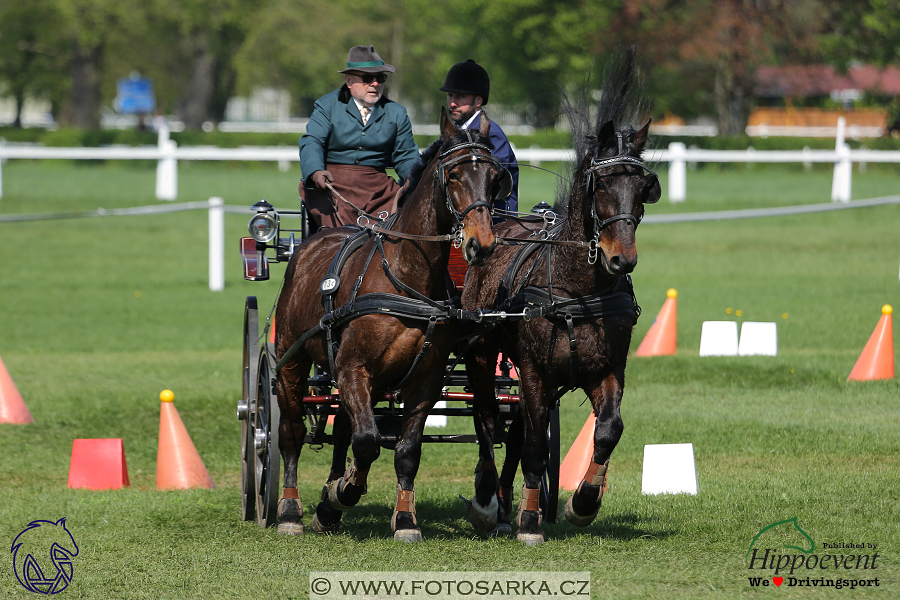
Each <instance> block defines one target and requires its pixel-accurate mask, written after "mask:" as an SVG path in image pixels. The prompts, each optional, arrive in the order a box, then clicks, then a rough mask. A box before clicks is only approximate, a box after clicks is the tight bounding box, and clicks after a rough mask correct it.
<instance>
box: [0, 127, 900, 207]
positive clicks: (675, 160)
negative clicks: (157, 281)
mask: <svg viewBox="0 0 900 600" xmlns="http://www.w3.org/2000/svg"><path fill="white" fill-rule="evenodd" d="M844 130H845V128H844V126H843V118H841V119H840V120H839V122H838V128H837V132H838V135H837V138H836V140H835V149H834V150H809V149H806V150H753V149H752V148H748V149H747V150H702V149H692V148H686V147H685V145H684V144H682V143H680V142H676V143H672V144H669V147H668V148H667V149H664V150H658V151H653V152H650V153H649V155H648V160H649V162H651V163H657V164H660V163H668V164H669V178H668V179H669V189H668V192H669V200H670V201H671V202H683V201H684V200H685V199H686V196H687V164H688V163H699V162H721V163H806V164H811V163H833V164H834V176H833V180H832V190H831V200H832V201H837V202H849V201H850V196H851V189H852V167H853V163H900V151H878V150H850V148H849V147H848V146H847V144H846V143H844ZM516 156H517V158H518V160H519V162H522V163H533V164H536V163H540V162H568V161H572V160H574V154H573V153H572V151H571V150H563V149H543V148H516ZM8 159H70V160H155V161H157V165H158V166H157V170H156V197H157V198H158V199H159V200H175V199H177V198H178V161H179V160H233V161H268V162H277V163H279V164H280V165H281V166H282V167H284V168H286V167H287V166H288V165H289V164H290V163H291V162H298V161H299V160H300V157H299V155H298V151H297V148H296V147H295V146H279V147H259V146H248V147H242V148H217V147H212V146H194V147H184V148H179V147H178V146H177V144H176V143H175V142H174V141H173V140H171V139H169V134H168V131H165V130H163V131H161V132H160V136H159V143H158V144H157V145H156V146H143V147H132V146H109V147H102V148H48V147H44V146H35V145H14V144H4V143H2V141H0V198H2V197H3V170H2V164H3V162H4V161H6V160H8Z"/></svg>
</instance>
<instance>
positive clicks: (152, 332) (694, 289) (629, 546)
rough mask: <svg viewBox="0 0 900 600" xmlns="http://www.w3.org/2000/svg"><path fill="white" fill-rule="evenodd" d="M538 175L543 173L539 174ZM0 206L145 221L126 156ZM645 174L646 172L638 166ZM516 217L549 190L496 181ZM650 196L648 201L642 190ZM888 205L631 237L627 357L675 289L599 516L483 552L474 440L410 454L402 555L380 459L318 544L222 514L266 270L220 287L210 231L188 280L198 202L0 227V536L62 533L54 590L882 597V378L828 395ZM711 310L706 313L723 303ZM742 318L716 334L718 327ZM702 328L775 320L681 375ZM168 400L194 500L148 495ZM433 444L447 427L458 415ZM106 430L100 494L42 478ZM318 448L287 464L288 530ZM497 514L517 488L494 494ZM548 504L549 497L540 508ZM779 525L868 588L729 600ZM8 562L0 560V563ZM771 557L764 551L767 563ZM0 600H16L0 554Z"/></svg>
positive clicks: (183, 171)
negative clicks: (516, 588)
mask: <svg viewBox="0 0 900 600" xmlns="http://www.w3.org/2000/svg"><path fill="white" fill-rule="evenodd" d="M543 166H545V167H546V166H548V165H546V164H545V165H543ZM2 173H3V193H4V196H3V198H2V199H0V214H8V213H32V212H35V213H37V212H60V211H87V210H93V209H95V208H97V207H101V206H102V207H104V208H118V207H128V206H140V205H147V204H159V203H158V202H157V201H155V200H154V198H153V190H154V176H155V169H154V167H153V165H150V164H148V165H137V166H125V165H121V164H118V165H116V164H113V165H97V164H91V165H71V164H69V163H63V162H59V163H42V164H37V163H27V162H18V161H11V162H8V163H6V164H4V165H3V172H2ZM662 175H663V179H665V178H664V173H663V174H662ZM298 177H299V172H298V171H297V170H296V169H293V170H291V171H288V172H286V173H281V172H279V171H277V170H276V169H275V168H274V167H273V166H267V165H262V166H242V165H202V164H190V163H187V164H185V163H183V164H181V165H180V169H179V185H180V197H179V201H192V200H204V199H206V198H208V197H209V196H222V197H224V198H225V201H226V203H227V204H235V205H249V204H252V203H253V202H255V201H256V200H258V199H260V198H266V199H267V200H269V201H270V202H271V203H273V204H274V205H275V206H277V207H291V208H293V207H294V206H296V205H295V204H294V202H295V198H296V181H297V179H298ZM830 184H831V173H830V171H826V170H818V169H817V170H813V171H812V172H809V173H807V172H804V171H803V170H802V169H788V168H775V167H757V168H753V169H743V168H733V169H726V168H700V169H698V170H697V171H689V172H688V200H687V202H685V203H684V204H679V205H672V204H671V203H669V202H668V201H667V200H666V198H665V195H664V197H663V200H662V201H661V202H660V203H659V204H658V205H655V206H652V207H649V208H648V214H661V213H666V212H692V211H705V210H723V209H736V208H759V207H763V206H778V205H793V204H811V203H820V202H827V201H828V198H829V194H830ZM897 184H898V177H897V175H896V174H893V173H892V172H890V171H888V170H879V169H872V168H870V169H869V171H868V172H867V173H865V174H861V173H854V180H853V186H854V188H853V189H854V198H855V199H859V198H867V197H878V196H886V195H890V194H894V193H896V189H897V187H898V186H897ZM521 185H522V197H523V200H522V205H523V206H529V205H532V204H534V203H535V202H537V201H539V200H541V199H550V198H552V194H553V189H554V188H555V183H554V181H553V177H552V176H550V175H546V174H543V173H541V172H539V171H536V170H523V175H522V184H521ZM665 189H666V186H665V181H663V190H664V191H665ZM898 217H900V208H898V206H896V205H891V206H882V207H877V208H860V209H854V210H846V211H836V212H830V213H817V214H812V215H805V216H795V217H784V218H762V219H748V220H742V221H719V222H705V223H685V224H677V225H664V224H650V223H647V224H644V225H642V226H641V227H640V229H639V231H638V248H639V252H640V263H639V266H638V268H637V270H636V272H635V274H634V283H635V289H636V294H637V299H638V301H639V303H640V304H641V306H642V307H643V311H644V312H643V316H642V317H641V319H640V321H639V323H638V325H637V327H636V328H635V332H634V338H633V346H632V350H634V349H636V348H637V345H638V344H639V343H640V341H641V339H642V338H643V336H644V334H645V333H646V331H647V329H648V328H649V327H650V324H651V323H652V321H653V318H654V316H655V315H656V313H657V312H658V311H659V309H660V307H661V306H662V303H663V301H664V300H665V294H666V290H667V289H668V288H676V289H677V290H678V294H679V295H678V352H677V354H676V355H675V356H673V357H653V358H636V357H632V358H631V360H630V362H629V366H628V370H627V385H626V392H625V398H624V401H623V405H622V413H623V418H624V421H625V433H624V436H623V438H622V441H621V443H620V444H619V446H618V448H617V449H616V451H615V453H614V454H613V459H612V463H611V467H610V489H609V493H608V495H607V496H605V498H604V505H603V509H602V510H601V513H600V516H599V517H598V519H597V520H596V521H595V522H594V524H592V525H591V526H589V527H587V528H585V529H578V528H575V527H573V526H571V525H569V524H568V523H566V522H565V520H564V518H562V514H561V512H560V515H559V521H558V522H557V523H556V524H548V525H546V527H545V531H546V533H547V537H548V542H547V543H546V544H544V545H543V546H540V547H532V548H528V547H523V546H521V545H520V544H518V543H517V542H515V541H514V540H510V539H491V540H485V539H481V538H480V537H478V536H477V535H476V534H475V532H474V530H473V529H472V527H471V526H470V525H469V524H468V523H467V521H466V520H465V510H464V506H463V504H462V502H460V501H459V500H458V499H457V495H458V494H463V495H466V496H470V495H471V489H472V470H473V468H474V464H475V450H474V448H471V447H461V446H454V445H431V446H426V448H425V450H424V458H423V466H422V468H421V470H420V473H419V477H418V481H417V489H416V493H417V499H418V502H417V508H418V511H419V519H420V523H421V525H422V530H423V533H424V535H425V539H426V541H425V543H424V544H423V545H420V546H406V545H398V544H396V543H394V542H393V540H392V538H391V535H390V529H389V526H388V521H389V519H390V515H391V509H392V504H393V500H394V488H395V483H394V477H393V465H392V462H393V461H392V458H393V457H392V454H391V453H390V452H387V451H385V452H384V453H383V454H382V456H381V458H380V460H379V461H378V462H377V463H376V466H375V468H374V469H373V475H372V476H371V477H370V478H369V480H370V486H369V494H368V495H367V496H365V497H364V499H363V501H362V502H361V503H360V505H359V506H358V507H356V508H355V509H354V510H352V511H351V512H350V513H348V515H347V516H346V517H345V519H344V523H345V526H344V530H343V532H342V533H341V534H340V535H338V536H335V537H316V536H313V535H307V536H304V537H302V538H290V539H287V538H284V537H279V536H277V535H276V534H275V531H274V530H273V529H269V530H263V529H260V528H259V527H257V526H256V525H255V524H254V523H245V522H242V521H241V519H240V491H239V481H240V470H239V431H240V427H239V422H238V421H237V419H236V418H235V406H236V403H237V400H238V398H239V397H240V364H241V343H242V342H241V320H242V315H243V306H244V299H245V297H246V296H248V295H256V296H258V297H259V299H260V307H261V309H262V310H267V309H268V307H270V306H271V305H272V302H273V301H274V298H275V296H276V293H277V289H278V282H277V279H278V278H279V277H280V274H281V272H282V267H280V266H276V267H274V268H273V271H274V276H273V281H270V282H267V283H251V282H245V281H244V280H243V278H242V276H241V267H240V262H239V258H238V255H237V239H238V238H239V237H241V236H243V235H245V234H246V233H245V232H246V218H245V217H243V216H241V215H233V214H227V215H226V235H227V240H228V241H227V248H228V250H229V253H228V255H227V257H226V268H227V273H226V289H225V291H224V292H219V293H213V292H210V291H209V290H208V281H207V216H206V214H205V212H204V211H195V212H186V213H177V214H169V215H157V216H143V217H106V218H92V219H74V220H56V221H43V222H17V223H0V286H2V287H0V290H2V291H0V357H2V359H3V362H4V363H5V365H6V368H7V369H8V371H9V372H10V374H11V375H12V377H13V379H14V381H15V383H16V386H17V387H18V390H19V391H20V392H21V395H22V396H23V398H24V399H25V402H26V403H27V405H28V407H29V409H30V411H31V413H32V414H33V415H34V418H35V420H36V423H35V424H33V425H28V426H19V425H0V456H3V457H4V459H3V460H2V461H0V539H2V540H6V542H7V543H8V544H11V543H12V540H13V539H14V538H15V536H16V535H17V534H18V533H19V532H20V531H21V530H22V529H24V528H25V527H26V526H27V524H28V523H29V522H30V521H32V520H36V519H44V520H54V521H55V520H57V519H59V518H61V517H66V518H67V523H68V525H69V529H70V531H71V532H72V534H73V536H74V537H75V539H76V541H77V543H78V545H79V548H80V553H79V555H78V557H77V558H76V559H75V561H74V577H73V581H72V583H71V584H70V586H69V588H68V589H66V590H65V591H64V592H62V594H61V595H60V597H63V598H66V597H68V598H154V599H156V598H200V597H203V598H246V597H257V596H258V597H270V598H305V597H307V596H308V593H309V592H308V589H309V572H310V571H384V572H398V571H400V572H402V571H507V570H508V571H589V572H590V573H591V579H592V586H591V597H593V598H611V599H613V598H615V599H619V598H635V599H638V598H667V599H668V598H738V597H740V598H766V597H773V596H772V595H773V594H774V595H777V596H778V597H783V598H845V597H847V598H849V597H853V598H857V597H864V598H868V597H872V598H876V597H877V598H891V597H894V595H895V594H898V590H900V586H898V583H900V581H898V565H900V561H898V553H900V546H898V543H897V541H896V540H898V539H900V508H898V503H897V501H896V490H897V489H898V488H900V404H898V397H900V384H898V379H894V380H889V381H876V382H847V381H846V378H847V375H848V374H849V373H850V370H851V369H852V367H853V365H854V363H855V361H856V359H857V357H858V356H859V353H860V352H861V350H862V348H863V346H864V345H865V343H866V341H867V339H868V338H869V336H870V335H871V333H872V331H873V330H874V327H875V325H876V323H877V322H878V319H879V317H880V315H881V306H882V305H883V304H892V305H893V306H894V307H898V306H900V281H898V267H900V263H898V260H900V248H898V244H897V239H898V238H897V223H898ZM729 309H731V310H730V311H729ZM736 310H740V311H741V314H742V316H741V317H739V318H738V317H736V316H735V313H734V311H736ZM704 320H738V321H742V320H752V321H775V322H777V324H778V356H777V357H729V358H724V357H723V358H709V357H705V358H701V357H699V356H698V350H699V340H700V328H701V323H702V322H703V321H704ZM166 388H169V389H172V390H173V391H174V392H175V396H176V399H175V403H176V406H177V408H178V410H179V412H180V414H181V417H182V419H183V420H184V422H185V425H186V426H187V429H188V431H189V432H190V434H191V437H192V439H193V441H194V444H195V445H196V447H197V449H198V451H199V452H200V454H201V456H202V457H203V460H204V461H205V464H206V466H207V468H208V469H209V471H210V474H211V476H212V478H213V480H214V481H215V483H216V489H215V490H194V491H179V492H159V491H156V490H155V489H154V488H155V469H156V450H157V436H158V423H159V400H158V395H159V392H160V391H161V390H163V389H166ZM583 400H584V395H583V394H581V393H572V394H568V395H567V396H566V397H564V399H563V402H562V411H561V415H562V444H561V445H562V448H563V452H565V450H566V449H568V447H569V446H570V445H571V443H572V441H573V440H574V438H575V436H576V435H577V433H578V431H579V430H580V428H581V426H582V424H583V423H584V421H585V419H586V418H587V416H588V408H587V406H586V405H583V404H582V401H583ZM453 427H454V428H456V429H457V430H461V431H470V429H471V425H470V424H468V423H455V424H453ZM76 438H123V439H124V443H125V452H126V456H127V460H128V469H129V474H130V478H131V487H130V488H128V489H123V490H117V491H107V492H91V491H86V490H69V489H67V487H66V481H67V475H68V468H69V459H70V454H71V448H72V440H73V439H76ZM681 442H691V443H692V444H693V445H694V451H695V456H696V461H697V470H698V479H699V484H700V493H699V494H698V495H697V496H685V495H678V496H644V495H642V494H641V491H640V490H641V471H642V458H643V447H644V445H645V444H658V443H681ZM329 462H330V452H329V450H328V449H327V448H326V449H325V450H323V451H320V452H314V451H312V450H310V449H309V448H307V449H304V452H303V455H302V465H301V472H300V481H301V483H300V495H301V498H302V500H303V502H304V506H305V508H306V511H307V518H306V523H307V525H308V523H309V515H311V510H312V508H313V506H314V505H315V503H316V502H317V501H318V492H319V489H320V488H321V484H322V482H323V481H324V478H325V476H326V475H327V472H328V464H329ZM516 493H517V497H518V491H517V492H516ZM565 495H566V494H565V493H563V495H562V496H563V499H564V498H565ZM793 517H796V518H797V523H798V524H799V525H800V526H801V527H802V528H803V530H804V531H805V532H807V533H808V534H809V535H810V537H811V538H812V539H814V540H815V543H816V544H817V547H816V550H815V552H816V553H817V554H820V555H825V554H829V553H832V554H834V553H838V554H840V553H846V554H850V553H852V552H853V551H844V550H825V549H822V544H836V543H847V542H853V543H865V544H877V546H878V552H879V561H878V563H877V569H871V570H860V571H857V570H843V569H842V570H840V571H838V570H835V569H829V570H826V571H821V570H813V571H809V572H805V571H806V569H803V571H804V573H803V576H804V577H806V576H810V577H815V578H818V577H823V576H826V577H832V578H833V577H845V578H853V579H858V578H874V577H878V579H879V586H878V587H866V588H861V589H860V588H858V589H854V590H850V589H846V588H845V589H841V590H836V589H835V588H828V589H821V588H806V587H802V588H801V587H796V586H795V587H788V586H787V585H786V584H785V585H783V586H782V587H780V588H779V589H777V590H776V589H773V586H769V587H768V588H763V587H752V586H751V585H750V583H749V580H748V577H752V576H761V575H762V576H766V577H768V578H769V579H771V575H772V574H773V573H772V571H771V570H769V571H762V570H759V569H757V570H749V569H748V568H747V564H746V562H745V557H746V554H747V552H748V548H749V547H750V544H751V541H752V540H753V538H754V536H755V535H756V533H757V532H758V531H760V530H761V529H762V528H764V527H765V526H767V525H769V524H771V523H775V522H777V521H782V520H785V519H790V518H793ZM7 547H8V546H7ZM778 548H781V546H780V540H779V546H778ZM6 556H7V558H6V559H4V560H3V561H0V597H9V598H29V597H33V595H32V593H31V592H28V591H26V590H25V589H24V588H23V587H21V586H20V585H19V583H18V582H17V581H16V578H15V575H14V572H13V563H12V555H11V554H7V555H6Z"/></svg>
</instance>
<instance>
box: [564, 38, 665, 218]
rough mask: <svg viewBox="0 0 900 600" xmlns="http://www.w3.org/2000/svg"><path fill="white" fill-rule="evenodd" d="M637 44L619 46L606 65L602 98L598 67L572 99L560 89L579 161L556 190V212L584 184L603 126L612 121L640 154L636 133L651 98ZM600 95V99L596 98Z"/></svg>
mask: <svg viewBox="0 0 900 600" xmlns="http://www.w3.org/2000/svg"><path fill="white" fill-rule="evenodd" d="M634 63H635V47H634V46H630V47H628V48H627V49H623V48H621V47H617V48H616V49H615V50H614V51H613V53H612V55H611V56H610V57H609V59H608V60H607V62H606V65H605V66H604V68H603V83H602V85H601V87H600V91H599V97H597V96H596V94H597V92H596V90H595V89H594V85H596V84H595V83H594V82H592V81H591V79H592V75H593V71H594V69H593V68H591V70H590V71H588V74H587V77H586V78H585V81H584V83H583V84H582V86H581V87H580V88H579V89H578V90H577V91H576V93H575V94H574V98H570V97H569V96H568V95H567V94H566V93H565V92H563V91H560V92H559V99H560V106H561V108H562V112H563V114H564V115H565V116H566V119H567V120H568V121H569V126H570V128H571V130H572V148H573V150H574V151H575V162H574V163H571V164H570V165H569V169H568V173H567V175H568V180H569V181H568V182H566V181H563V180H560V184H559V185H557V190H556V204H555V205H554V211H555V212H557V214H563V213H564V212H565V211H566V209H567V207H568V201H569V196H570V195H571V193H572V188H573V186H575V185H580V183H579V182H580V180H581V178H582V175H583V169H584V166H583V165H584V160H585V158H586V157H587V156H588V154H593V153H594V152H595V151H596V150H598V144H599V142H598V139H597V138H598V136H599V135H600V128H601V127H603V125H605V124H606V123H608V122H610V121H612V123H613V126H614V127H615V129H616V131H619V132H621V133H622V134H623V137H624V140H623V141H624V142H625V152H626V154H628V155H630V156H634V157H639V153H638V152H637V150H636V149H635V148H634V146H632V145H631V141H632V140H633V139H634V134H635V132H636V131H637V130H638V129H640V128H641V127H642V126H643V124H644V123H645V122H646V120H647V114H648V111H649V104H650V102H649V98H648V97H647V96H646V95H645V94H644V91H643V82H642V81H641V79H640V77H636V76H635V64H634ZM595 98H596V100H595ZM616 153H617V149H616V148H606V149H604V148H600V149H599V156H604V155H609V156H613V155H615V154H616Z"/></svg>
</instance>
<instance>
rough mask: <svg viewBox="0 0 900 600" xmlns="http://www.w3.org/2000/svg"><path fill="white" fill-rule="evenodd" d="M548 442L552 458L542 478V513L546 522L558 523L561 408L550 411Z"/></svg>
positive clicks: (550, 457) (549, 459)
mask: <svg viewBox="0 0 900 600" xmlns="http://www.w3.org/2000/svg"><path fill="white" fill-rule="evenodd" d="M547 442H548V444H549V446H550V456H549V457H548V461H547V470H546V471H544V476H543V477H541V496H540V503H541V504H540V505H541V513H542V514H543V515H544V521H546V522H548V523H555V522H556V511H557V509H558V507H559V408H553V409H551V410H550V422H549V424H548V426H547Z"/></svg>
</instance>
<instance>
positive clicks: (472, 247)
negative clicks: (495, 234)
mask: <svg viewBox="0 0 900 600" xmlns="http://www.w3.org/2000/svg"><path fill="white" fill-rule="evenodd" d="M496 246H497V240H496V239H494V240H492V241H491V243H490V245H489V246H482V245H481V242H479V241H478V239H477V238H474V237H471V238H469V239H468V241H467V242H466V244H465V246H464V247H463V258H465V259H466V263H468V264H469V266H481V265H483V264H484V263H486V262H487V260H488V259H489V258H490V257H491V255H492V254H493V253H494V248H495V247H496Z"/></svg>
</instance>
